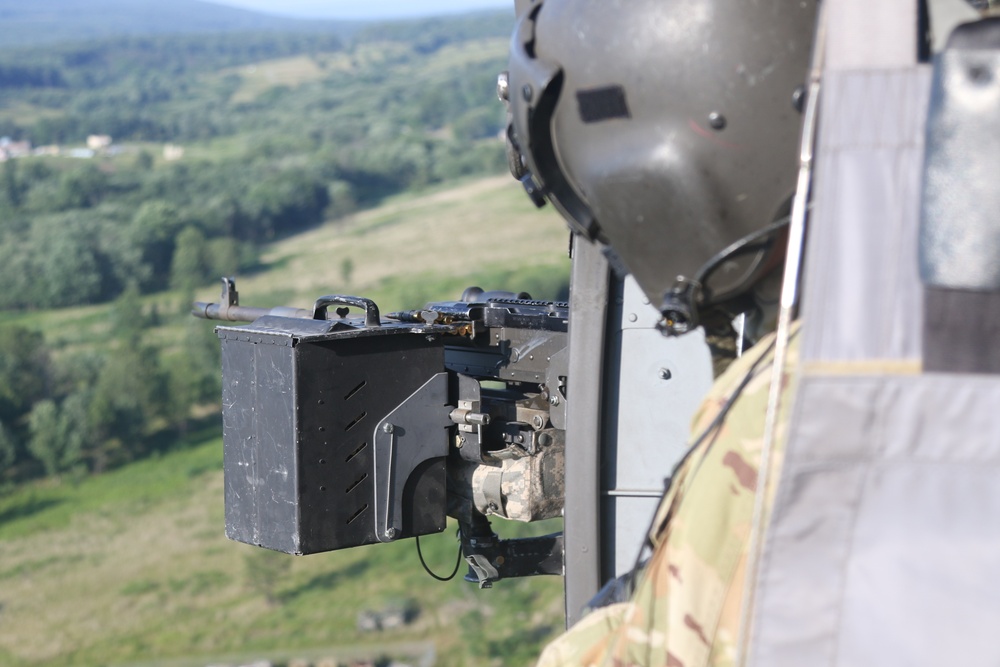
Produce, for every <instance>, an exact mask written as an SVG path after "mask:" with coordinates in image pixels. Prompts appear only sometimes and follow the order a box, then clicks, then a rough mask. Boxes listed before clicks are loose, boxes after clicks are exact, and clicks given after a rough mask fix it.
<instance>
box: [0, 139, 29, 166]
mask: <svg viewBox="0 0 1000 667" xmlns="http://www.w3.org/2000/svg"><path fill="white" fill-rule="evenodd" d="M28 155H31V142H30V141H13V140H12V139H11V138H10V137H0V162H6V161H7V160H11V159H13V158H16V157H27V156H28Z"/></svg>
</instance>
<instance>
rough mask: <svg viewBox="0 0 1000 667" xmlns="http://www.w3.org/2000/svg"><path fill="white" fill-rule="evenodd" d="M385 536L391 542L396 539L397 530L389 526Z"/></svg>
mask: <svg viewBox="0 0 1000 667" xmlns="http://www.w3.org/2000/svg"><path fill="white" fill-rule="evenodd" d="M385 536H386V538H387V539H390V540H391V539H394V538H395V537H396V529H395V528H393V527H392V526H389V527H388V528H386V529H385Z"/></svg>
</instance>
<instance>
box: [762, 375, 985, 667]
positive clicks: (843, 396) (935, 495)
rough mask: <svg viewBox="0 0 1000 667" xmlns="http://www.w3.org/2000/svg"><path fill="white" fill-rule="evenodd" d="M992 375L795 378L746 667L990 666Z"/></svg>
mask: <svg viewBox="0 0 1000 667" xmlns="http://www.w3.org/2000/svg"><path fill="white" fill-rule="evenodd" d="M997 405H1000V380H998V379H996V378H992V377H978V376H977V377H972V376H956V375H943V374H942V375H914V376H872V377H857V376H855V377H839V378H833V377H825V378H824V377H807V378H804V379H803V381H802V385H801V386H800V392H799V395H798V403H797V405H796V408H795V414H794V416H793V420H792V426H791V431H790V435H791V442H792V444H793V446H792V447H790V448H789V450H788V451H787V453H786V458H785V466H784V471H783V478H782V483H781V487H780V489H779V492H778V497H777V498H776V501H775V502H776V509H775V512H774V515H773V517H772V523H771V529H770V531H769V534H768V544H767V552H766V558H765V561H764V562H763V563H762V565H763V567H762V570H761V580H760V585H759V588H758V594H757V596H758V597H757V610H756V611H757V613H756V617H755V626H754V630H755V638H754V654H753V656H752V661H751V664H755V665H762V666H767V667H780V666H782V665H803V664H809V665H830V666H841V665H843V666H844V667H847V666H853V665H884V664H899V665H915V664H926V665H933V664H948V665H984V666H985V665H996V664H998V663H1000V643H998V642H997V641H996V628H997V627H1000V607H998V605H997V600H1000V578H998V577H997V576H996V563H997V558H998V557H1000V484H998V483H997V479H998V475H1000V437H998V436H997V434H998V433H1000V411H998V410H997V409H996V406H997Z"/></svg>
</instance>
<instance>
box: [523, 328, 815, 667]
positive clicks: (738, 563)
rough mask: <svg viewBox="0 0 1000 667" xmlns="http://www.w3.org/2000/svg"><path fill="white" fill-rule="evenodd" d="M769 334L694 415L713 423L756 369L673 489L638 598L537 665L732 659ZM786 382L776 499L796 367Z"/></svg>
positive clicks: (704, 424)
mask: <svg viewBox="0 0 1000 667" xmlns="http://www.w3.org/2000/svg"><path fill="white" fill-rule="evenodd" d="M793 331H794V330H793ZM796 340H797V337H793V338H792V345H791V346H790V349H789V352H788V358H787V359H788V363H787V365H786V369H794V368H796V367H797V361H798V349H797V345H796V344H795V341H796ZM772 341H773V336H768V337H766V338H765V339H763V340H762V341H761V342H760V343H758V344H757V345H756V346H754V348H753V349H751V350H750V351H748V352H747V353H746V354H744V355H743V357H742V358H740V359H738V360H736V361H735V362H733V363H732V365H731V366H730V367H729V368H728V369H727V371H726V372H725V373H724V374H723V375H722V376H720V377H719V379H718V380H717V381H716V383H715V385H714V386H713V388H712V390H711V391H710V392H709V394H708V396H707V397H706V399H705V401H704V402H703V403H702V406H701V408H700V410H699V411H698V413H697V414H696V415H695V417H694V420H693V427H694V433H696V434H701V433H703V432H706V430H708V429H710V428H712V426H711V425H712V422H713V421H714V420H715V418H716V417H717V416H718V414H719V412H720V410H722V409H723V406H724V405H725V404H726V402H727V401H728V399H729V397H730V396H731V395H733V393H734V392H735V391H736V389H737V387H738V386H739V385H740V383H741V381H742V380H743V379H744V378H745V377H746V376H747V374H748V373H749V372H751V369H754V370H753V377H752V379H750V380H749V383H748V384H747V385H746V387H745V388H744V389H743V391H742V393H741V394H740V395H739V397H738V398H737V399H736V401H735V402H734V403H733V405H732V407H731V408H730V411H729V414H728V415H727V417H726V418H725V420H724V422H723V423H722V425H721V427H718V428H715V429H713V431H712V432H709V433H708V434H707V436H706V437H704V438H703V439H702V440H701V442H699V443H698V444H697V445H696V447H695V448H694V449H693V450H692V452H691V453H690V455H689V456H688V458H687V460H685V461H684V463H683V464H682V465H681V466H680V468H679V470H678V471H677V473H676V474H675V476H674V478H673V480H672V482H671V484H670V487H669V488H668V489H667V492H666V494H665V495H664V497H663V500H662V501H661V503H660V507H659V509H658V510H657V513H656V518H655V521H654V523H653V526H654V527H653V530H652V532H651V534H650V540H651V542H652V543H653V545H654V551H653V556H652V558H651V559H650V561H649V562H648V563H647V565H646V569H645V571H644V572H643V574H642V576H641V577H640V579H639V583H638V585H637V588H636V591H635V593H634V594H633V596H632V599H631V600H630V601H629V602H624V603H618V604H614V605H610V606H608V607H602V608H599V609H597V610H595V611H593V612H592V613H590V614H589V615H588V616H586V617H584V618H583V619H582V620H581V621H580V622H579V623H577V624H576V625H575V626H574V627H573V628H571V629H570V630H569V631H568V632H567V633H566V634H564V635H562V636H561V637H559V638H558V639H556V640H555V641H554V642H553V643H552V644H550V645H549V646H548V647H547V648H546V649H545V652H544V653H543V654H542V657H541V659H540V660H539V662H538V665H539V667H555V666H557V665H579V666H587V667H589V666H600V667H604V666H607V667H631V666H633V665H656V666H657V667H661V666H662V667H701V666H703V665H713V666H721V665H732V664H733V662H734V661H735V658H736V642H737V637H738V633H739V622H740V603H741V600H742V597H743V586H744V581H743V576H744V569H745V566H746V556H747V548H748V543H749V534H750V526H751V522H752V520H751V515H752V514H753V504H754V492H755V490H756V487H757V472H758V465H759V461H760V450H761V444H762V441H763V432H764V415H765V412H766V407H767V398H768V391H769V385H770V382H769V380H770V376H771V373H770V369H771V364H770V361H771V356H772V349H771V342H772ZM758 361H760V363H757V362H758ZM755 364H756V366H755ZM782 384H783V400H782V414H781V415H780V416H779V424H780V425H779V428H778V433H777V437H776V440H775V444H774V449H773V450H772V459H771V460H772V461H773V462H774V466H773V468H772V470H773V471H774V473H775V474H774V476H773V477H771V484H770V485H769V486H770V487H771V489H772V490H771V491H770V492H769V496H772V495H773V488H774V481H775V480H776V478H777V474H776V473H777V471H779V470H780V467H781V461H782V454H783V452H784V440H785V426H786V425H787V415H788V413H789V408H790V406H789V402H790V400H791V397H792V396H793V395H794V393H793V392H794V384H795V376H794V374H787V373H783V380H782Z"/></svg>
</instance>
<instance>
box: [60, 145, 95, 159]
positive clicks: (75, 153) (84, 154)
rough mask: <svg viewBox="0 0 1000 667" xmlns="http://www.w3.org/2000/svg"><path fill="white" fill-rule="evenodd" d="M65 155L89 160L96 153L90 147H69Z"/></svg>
mask: <svg viewBox="0 0 1000 667" xmlns="http://www.w3.org/2000/svg"><path fill="white" fill-rule="evenodd" d="M67 155H69V156H70V157H75V158H78V159H81V160H89V159H90V158H92V157H94V156H95V155H96V153H95V152H94V150H93V149H92V148H71V149H69V153H67Z"/></svg>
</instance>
